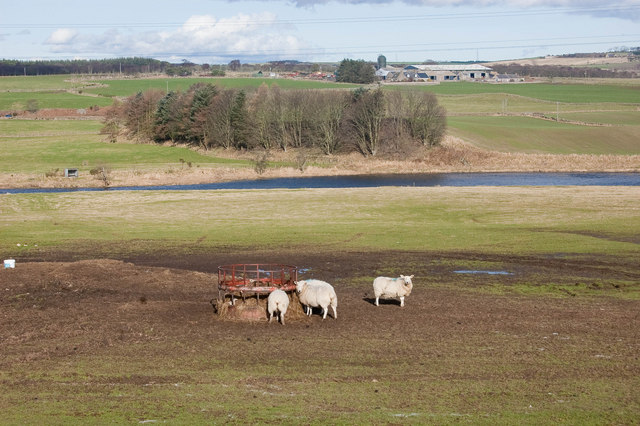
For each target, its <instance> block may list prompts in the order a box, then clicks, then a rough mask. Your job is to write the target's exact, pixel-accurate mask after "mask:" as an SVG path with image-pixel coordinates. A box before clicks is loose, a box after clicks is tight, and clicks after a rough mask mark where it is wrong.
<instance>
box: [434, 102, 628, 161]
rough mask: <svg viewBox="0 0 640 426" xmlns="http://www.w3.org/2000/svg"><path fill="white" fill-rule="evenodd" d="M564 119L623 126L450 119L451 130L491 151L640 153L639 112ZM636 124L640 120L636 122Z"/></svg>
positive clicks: (527, 119) (499, 118) (503, 118)
mask: <svg viewBox="0 0 640 426" xmlns="http://www.w3.org/2000/svg"><path fill="white" fill-rule="evenodd" d="M561 117H562V118H565V117H566V118H565V119H588V118H594V119H597V120H599V121H600V122H607V121H609V122H610V121H614V122H615V121H617V122H624V123H625V124H624V125H614V126H585V125H577V124H568V123H564V122H555V121H548V120H542V119H539V118H532V117H518V116H495V117H478V116H453V117H449V118H448V119H447V122H448V126H449V133H450V134H452V135H454V136H457V137H460V138H462V139H464V140H466V141H468V142H471V143H473V144H474V145H476V146H479V147H483V148H485V149H489V150H497V151H505V152H526V153H552V154H621V155H627V154H640V143H638V141H639V140H640V124H633V125H632V124H629V123H630V122H631V121H633V120H637V119H640V113H638V112H626V113H624V114H623V115H620V116H618V115H616V114H614V113H600V114H598V115H595V114H594V115H586V114H583V113H576V114H572V115H569V114H567V115H562V116H561ZM635 123H640V121H636V122H635Z"/></svg>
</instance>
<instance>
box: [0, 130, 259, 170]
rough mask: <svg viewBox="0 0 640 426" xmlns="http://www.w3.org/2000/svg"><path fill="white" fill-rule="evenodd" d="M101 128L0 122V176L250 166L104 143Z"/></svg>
mask: <svg viewBox="0 0 640 426" xmlns="http://www.w3.org/2000/svg"><path fill="white" fill-rule="evenodd" d="M101 127H102V123H101V122H100V121H98V120H59V121H50V120H3V121H0V135H2V136H0V147H1V149H2V161H0V173H16V172H21V173H44V172H49V171H51V170H56V169H59V170H64V169H65V168H69V167H71V168H77V169H78V170H79V171H81V172H82V173H84V174H88V172H89V171H90V170H91V169H92V168H95V167H96V166H98V165H107V166H108V167H110V168H112V169H129V170H145V169H149V168H151V169H157V168H160V169H164V170H167V169H169V168H176V169H180V168H184V167H189V166H190V167H200V166H215V165H225V166H238V167H246V166H248V165H249V162H247V161H242V160H227V159H223V158H217V157H212V156H206V155H201V154H199V153H197V152H195V151H193V150H190V149H187V148H182V147H162V146H156V145H152V144H129V143H118V144H112V143H106V142H104V136H103V135H100V134H99V131H100V128H101ZM188 163H191V164H190V165H189V164H188Z"/></svg>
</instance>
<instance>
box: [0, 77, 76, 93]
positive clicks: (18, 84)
mask: <svg viewBox="0 0 640 426" xmlns="http://www.w3.org/2000/svg"><path fill="white" fill-rule="evenodd" d="M73 77H74V76H70V75H40V76H14V77H0V93H1V94H2V96H4V95H5V94H6V93H5V92H8V91H31V92H33V91H48V90H67V89H72V88H74V87H78V86H81V85H82V84H81V83H78V82H73V81H72V79H73Z"/></svg>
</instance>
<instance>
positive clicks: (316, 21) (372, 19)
mask: <svg viewBox="0 0 640 426" xmlns="http://www.w3.org/2000/svg"><path fill="white" fill-rule="evenodd" d="M633 11H640V6H613V7H611V6H609V7H604V6H603V7H585V8H556V9H534V10H520V11H504V12H500V11H498V12H495V11H494V12H470V13H443V14H428V15H396V16H393V15H392V16H360V17H349V18H339V17H332V18H309V19H274V20H269V21H266V22H265V21H264V20H256V19H249V20H241V21H238V22H230V21H228V20H224V21H221V20H218V21H215V22H207V21H196V22H111V23H97V22H94V23H78V22H74V23H62V22H60V23H41V24H34V23H13V24H0V28H6V29H51V28H60V27H64V28H112V27H120V28H167V27H214V26H221V27H227V26H246V25H268V26H271V25H320V24H354V23H367V24H370V23H379V22H410V21H432V20H446V19H473V18H482V19H485V18H506V17H515V16H534V15H550V14H558V13H583V14H586V13H603V12H609V13H618V14H623V13H625V14H628V13H630V12H633Z"/></svg>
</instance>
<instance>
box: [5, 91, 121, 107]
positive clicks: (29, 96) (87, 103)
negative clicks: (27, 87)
mask: <svg viewBox="0 0 640 426" xmlns="http://www.w3.org/2000/svg"><path fill="white" fill-rule="evenodd" d="M112 103H113V100H111V99H108V98H104V97H97V96H83V95H79V94H75V93H69V92H65V91H37V92H7V93H2V94H0V110H5V111H17V112H19V111H23V110H27V109H31V108H34V109H51V108H71V109H82V108H84V109H87V108H91V107H94V106H98V107H104V106H108V105H111V104H112Z"/></svg>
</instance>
